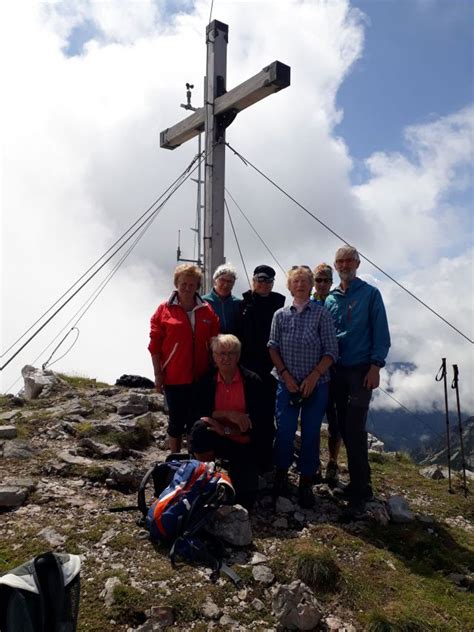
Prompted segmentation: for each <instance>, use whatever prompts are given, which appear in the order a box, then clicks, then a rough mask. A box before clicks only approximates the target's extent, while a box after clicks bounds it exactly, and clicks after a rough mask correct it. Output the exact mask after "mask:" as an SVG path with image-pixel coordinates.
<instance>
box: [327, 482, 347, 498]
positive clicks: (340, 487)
mask: <svg viewBox="0 0 474 632" xmlns="http://www.w3.org/2000/svg"><path fill="white" fill-rule="evenodd" d="M332 495H333V496H334V498H337V499H340V500H350V499H351V496H352V494H351V488H350V486H349V485H344V484H343V483H337V487H335V488H334V489H333V490H332Z"/></svg>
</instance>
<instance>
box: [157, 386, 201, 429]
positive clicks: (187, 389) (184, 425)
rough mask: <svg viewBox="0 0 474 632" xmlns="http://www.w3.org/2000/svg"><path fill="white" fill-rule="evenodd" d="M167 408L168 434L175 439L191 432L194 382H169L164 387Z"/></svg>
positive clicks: (193, 416)
mask: <svg viewBox="0 0 474 632" xmlns="http://www.w3.org/2000/svg"><path fill="white" fill-rule="evenodd" d="M164 391H165V395H166V402H167V404H168V410H169V421H168V434H169V436H170V437H173V438H174V439H177V438H178V437H181V436H182V435H183V434H184V433H189V432H191V428H192V427H193V423H194V421H195V419H196V414H195V412H194V407H195V406H194V399H195V393H196V385H195V384H169V385H168V386H165V388H164Z"/></svg>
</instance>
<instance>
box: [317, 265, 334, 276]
mask: <svg viewBox="0 0 474 632" xmlns="http://www.w3.org/2000/svg"><path fill="white" fill-rule="evenodd" d="M313 274H314V278H316V277H317V276H319V275H320V274H322V275H323V276H325V277H326V278H328V279H332V268H331V266H330V265H329V263H320V264H319V265H318V266H316V267H315V268H314V270H313Z"/></svg>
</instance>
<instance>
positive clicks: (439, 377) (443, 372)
mask: <svg viewBox="0 0 474 632" xmlns="http://www.w3.org/2000/svg"><path fill="white" fill-rule="evenodd" d="M435 380H436V381H437V382H441V380H443V383H444V407H445V410H446V439H447V447H448V491H449V493H450V494H452V493H453V488H452V487H451V438H450V436H449V410H448V382H447V380H446V358H441V366H440V367H439V371H438V373H437V374H436V377H435Z"/></svg>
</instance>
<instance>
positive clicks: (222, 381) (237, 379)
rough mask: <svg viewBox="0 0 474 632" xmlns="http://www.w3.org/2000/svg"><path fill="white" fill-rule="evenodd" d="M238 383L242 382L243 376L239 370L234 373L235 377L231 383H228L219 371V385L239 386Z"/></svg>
mask: <svg viewBox="0 0 474 632" xmlns="http://www.w3.org/2000/svg"><path fill="white" fill-rule="evenodd" d="M238 382H242V375H241V374H240V371H239V369H237V370H236V371H235V373H234V377H233V378H232V380H231V382H226V381H225V380H224V378H223V377H222V375H221V374H220V373H219V371H217V383H218V384H227V385H229V384H237V383H238Z"/></svg>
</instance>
